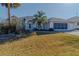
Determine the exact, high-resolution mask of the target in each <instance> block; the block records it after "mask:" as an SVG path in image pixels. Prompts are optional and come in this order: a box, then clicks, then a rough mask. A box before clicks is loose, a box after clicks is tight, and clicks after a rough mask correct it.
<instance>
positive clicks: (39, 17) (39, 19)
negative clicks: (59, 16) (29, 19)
mask: <svg viewBox="0 0 79 59" xmlns="http://www.w3.org/2000/svg"><path fill="white" fill-rule="evenodd" d="M46 21H47V16H46V15H45V13H44V12H43V11H42V10H39V11H37V13H36V14H35V15H34V19H33V23H36V24H37V27H38V29H39V30H40V29H42V25H43V23H45V22H46Z"/></svg>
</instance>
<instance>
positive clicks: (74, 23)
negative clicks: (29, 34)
mask: <svg viewBox="0 0 79 59" xmlns="http://www.w3.org/2000/svg"><path fill="white" fill-rule="evenodd" d="M32 20H33V17H32V16H28V17H26V22H25V23H26V26H25V27H26V30H27V29H28V30H33V29H34V28H38V27H37V24H33V23H32ZM42 29H44V30H49V29H53V30H54V31H71V30H76V29H79V17H78V16H74V17H71V18H69V19H62V18H55V17H52V18H50V19H48V21H47V22H46V23H44V24H43V25H42Z"/></svg>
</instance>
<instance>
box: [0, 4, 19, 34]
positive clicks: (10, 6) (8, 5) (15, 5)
mask: <svg viewBox="0 0 79 59" xmlns="http://www.w3.org/2000/svg"><path fill="white" fill-rule="evenodd" d="M1 5H2V6H3V7H6V8H7V9H8V33H10V27H11V25H10V17H11V14H10V10H11V9H12V8H18V7H19V6H20V3H1Z"/></svg>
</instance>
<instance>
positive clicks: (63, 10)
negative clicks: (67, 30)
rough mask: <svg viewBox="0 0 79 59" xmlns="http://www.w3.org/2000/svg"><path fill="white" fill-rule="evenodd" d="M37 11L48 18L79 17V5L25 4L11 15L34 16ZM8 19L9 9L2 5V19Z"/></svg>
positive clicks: (0, 12) (0, 16)
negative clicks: (43, 13) (42, 12)
mask: <svg viewBox="0 0 79 59" xmlns="http://www.w3.org/2000/svg"><path fill="white" fill-rule="evenodd" d="M37 10H43V11H44V12H45V13H46V15H47V16H48V18H50V17H59V18H65V19H67V18H70V17H73V16H79V4H77V3H76V4H74V3H70V4H68V3H63V4H62V3H49V4H46V3H41V4H40V3H28V4H27V3H24V4H21V6H20V7H19V8H17V9H11V15H16V16H19V17H21V16H32V15H34V14H35V13H36V12H37ZM6 17H7V9H6V8H5V7H2V6H1V5H0V18H6Z"/></svg>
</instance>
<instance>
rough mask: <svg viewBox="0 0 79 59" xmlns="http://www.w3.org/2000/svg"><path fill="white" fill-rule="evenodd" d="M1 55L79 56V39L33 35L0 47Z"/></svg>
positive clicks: (64, 35)
mask: <svg viewBox="0 0 79 59" xmlns="http://www.w3.org/2000/svg"><path fill="white" fill-rule="evenodd" d="M0 55H17V56H19V55H21V56H22V55H23V56H28V55H29V56H46V55H47V56H53V55H79V37H78V36H73V35H68V34H64V33H57V34H47V35H39V36H38V35H32V36H30V37H28V38H22V39H21V40H18V41H14V42H7V43H5V44H1V45H0Z"/></svg>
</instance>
